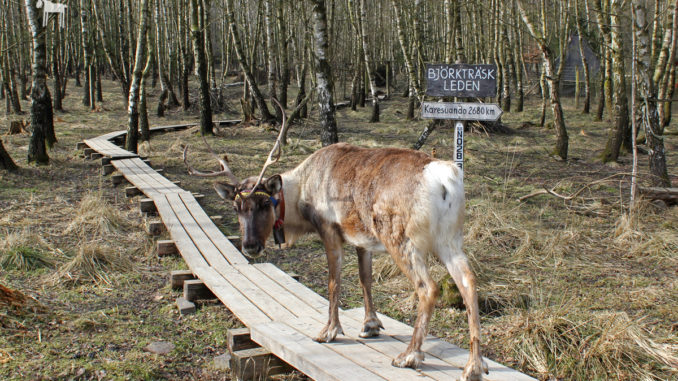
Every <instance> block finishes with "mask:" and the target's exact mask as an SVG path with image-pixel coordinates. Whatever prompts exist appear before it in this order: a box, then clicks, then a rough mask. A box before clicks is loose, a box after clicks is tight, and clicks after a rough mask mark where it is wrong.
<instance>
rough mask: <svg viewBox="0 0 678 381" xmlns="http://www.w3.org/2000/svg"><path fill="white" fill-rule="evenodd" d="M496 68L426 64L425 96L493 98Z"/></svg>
mask: <svg viewBox="0 0 678 381" xmlns="http://www.w3.org/2000/svg"><path fill="white" fill-rule="evenodd" d="M496 94H497V66H495V65H486V64H482V65H469V64H453V65H448V64H426V95H430V96H434V97H469V98H470V97H473V98H484V97H494V96H495V95H496Z"/></svg>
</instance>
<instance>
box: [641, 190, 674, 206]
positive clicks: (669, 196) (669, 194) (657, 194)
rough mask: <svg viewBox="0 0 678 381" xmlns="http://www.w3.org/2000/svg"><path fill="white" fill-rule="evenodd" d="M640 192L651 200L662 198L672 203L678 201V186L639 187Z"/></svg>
mask: <svg viewBox="0 0 678 381" xmlns="http://www.w3.org/2000/svg"><path fill="white" fill-rule="evenodd" d="M638 192H639V193H640V194H641V195H642V196H643V197H645V198H647V199H650V200H662V201H666V202H670V203H676V202H678V188H662V187H647V188H646V187H638Z"/></svg>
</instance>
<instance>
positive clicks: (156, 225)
mask: <svg viewBox="0 0 678 381" xmlns="http://www.w3.org/2000/svg"><path fill="white" fill-rule="evenodd" d="M164 230H165V224H164V223H163V222H162V221H148V222H147V223H146V233H148V234H150V235H152V236H158V235H160V234H162V232H163V231H164Z"/></svg>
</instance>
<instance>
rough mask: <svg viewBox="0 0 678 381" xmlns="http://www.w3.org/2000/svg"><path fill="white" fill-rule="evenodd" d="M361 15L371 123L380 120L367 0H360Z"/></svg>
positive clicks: (361, 32) (359, 18)
mask: <svg viewBox="0 0 678 381" xmlns="http://www.w3.org/2000/svg"><path fill="white" fill-rule="evenodd" d="M359 14H360V17H358V24H359V25H360V38H361V40H362V45H363V54H364V58H365V61H364V62H365V74H366V75H367V80H368V82H369V84H370V94H371V95H372V116H371V117H370V123H376V122H378V121H379V97H378V96H377V83H376V81H375V79H374V64H373V61H372V53H371V52H370V47H369V44H368V40H367V26H366V25H365V23H366V22H367V11H366V9H365V0H360V13H359Z"/></svg>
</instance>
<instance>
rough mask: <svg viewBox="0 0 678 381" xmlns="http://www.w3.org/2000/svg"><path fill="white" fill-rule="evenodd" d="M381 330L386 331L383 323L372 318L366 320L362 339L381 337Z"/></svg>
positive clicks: (361, 332)
mask: <svg viewBox="0 0 678 381" xmlns="http://www.w3.org/2000/svg"><path fill="white" fill-rule="evenodd" d="M380 329H384V326H383V324H381V321H380V320H379V319H377V318H370V319H367V320H365V324H364V325H363V330H362V331H360V334H359V336H360V337H362V338H366V337H375V336H379V330H380Z"/></svg>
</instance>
